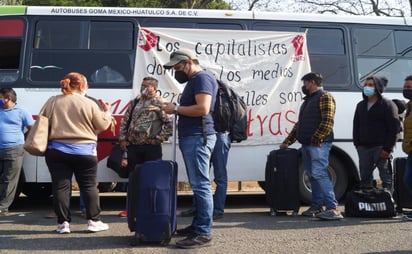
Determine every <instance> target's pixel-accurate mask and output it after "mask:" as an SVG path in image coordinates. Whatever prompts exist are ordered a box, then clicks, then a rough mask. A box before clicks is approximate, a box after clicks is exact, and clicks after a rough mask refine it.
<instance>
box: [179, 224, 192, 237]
mask: <svg viewBox="0 0 412 254" xmlns="http://www.w3.org/2000/svg"><path fill="white" fill-rule="evenodd" d="M194 233H195V228H194V227H193V226H192V225H190V226H188V227H185V228H181V229H177V230H176V233H175V234H176V235H178V236H190V235H193V234H194Z"/></svg>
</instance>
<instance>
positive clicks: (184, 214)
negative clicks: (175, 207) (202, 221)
mask: <svg viewBox="0 0 412 254" xmlns="http://www.w3.org/2000/svg"><path fill="white" fill-rule="evenodd" d="M195 214H196V210H195V209H193V208H190V209H188V210H185V211H182V212H181V213H180V216H182V217H193V216H195Z"/></svg>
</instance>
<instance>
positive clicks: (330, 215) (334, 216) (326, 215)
mask: <svg viewBox="0 0 412 254" xmlns="http://www.w3.org/2000/svg"><path fill="white" fill-rule="evenodd" d="M316 218H319V219H322V220H340V219H343V216H342V214H341V213H340V211H339V210H338V209H336V208H335V209H328V210H326V211H324V212H320V213H318V214H316Z"/></svg>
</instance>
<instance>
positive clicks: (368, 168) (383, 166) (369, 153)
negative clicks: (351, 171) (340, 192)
mask: <svg viewBox="0 0 412 254" xmlns="http://www.w3.org/2000/svg"><path fill="white" fill-rule="evenodd" d="M357 151H358V155H359V171H360V177H361V181H360V187H362V188H367V187H372V182H373V171H374V170H375V168H378V170H379V176H380V178H381V180H382V187H384V188H387V189H388V190H390V191H392V168H391V165H390V160H388V159H382V158H380V153H381V151H382V146H375V147H365V146H358V147H357Z"/></svg>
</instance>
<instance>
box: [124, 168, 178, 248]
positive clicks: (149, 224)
mask: <svg viewBox="0 0 412 254" xmlns="http://www.w3.org/2000/svg"><path fill="white" fill-rule="evenodd" d="M176 186H177V163H176V162H174V161H168V160H159V161H147V162H145V163H143V164H142V165H138V166H136V169H135V170H134V171H133V172H132V173H131V174H130V176H129V185H128V190H127V210H128V211H127V212H128V217H127V219H128V226H129V229H130V231H131V232H135V236H134V239H133V242H132V245H138V244H140V243H142V242H159V243H160V244H161V245H167V244H168V243H169V242H170V240H171V238H172V235H173V233H174V232H175V231H176V203H177V189H176Z"/></svg>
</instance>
